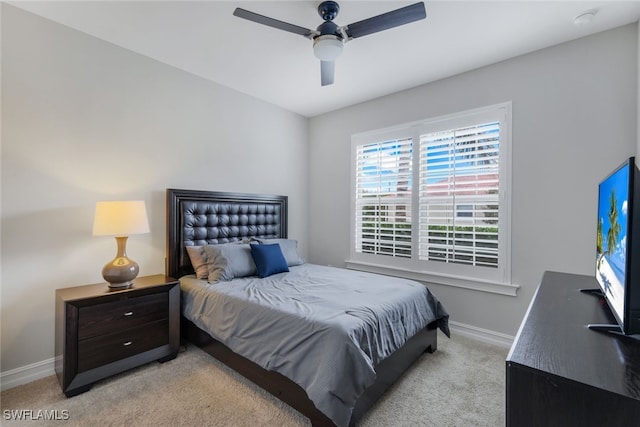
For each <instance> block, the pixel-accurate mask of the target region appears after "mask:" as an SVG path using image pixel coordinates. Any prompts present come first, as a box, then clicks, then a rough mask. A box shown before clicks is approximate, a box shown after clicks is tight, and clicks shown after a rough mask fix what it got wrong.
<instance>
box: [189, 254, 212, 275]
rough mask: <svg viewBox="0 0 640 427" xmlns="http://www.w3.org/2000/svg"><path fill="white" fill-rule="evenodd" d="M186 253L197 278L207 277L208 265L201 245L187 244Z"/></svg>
mask: <svg viewBox="0 0 640 427" xmlns="http://www.w3.org/2000/svg"><path fill="white" fill-rule="evenodd" d="M186 248H187V254H188V255H189V259H190V260H191V265H192V266H193V270H194V271H195V273H196V277H197V278H198V279H206V278H207V277H209V267H208V266H207V259H206V256H205V253H204V249H203V247H202V246H187V247H186Z"/></svg>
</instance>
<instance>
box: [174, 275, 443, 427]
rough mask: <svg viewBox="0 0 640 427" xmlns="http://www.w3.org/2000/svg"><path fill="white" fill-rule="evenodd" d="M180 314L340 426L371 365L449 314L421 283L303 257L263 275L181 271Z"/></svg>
mask: <svg viewBox="0 0 640 427" xmlns="http://www.w3.org/2000/svg"><path fill="white" fill-rule="evenodd" d="M181 287H182V291H183V292H182V310H183V314H184V316H185V317H186V318H187V319H189V320H191V321H192V322H193V323H194V324H196V325H197V326H198V327H199V328H201V329H203V330H206V331H209V333H210V334H211V336H213V337H214V338H215V339H217V340H218V341H220V342H222V343H224V344H225V345H226V346H227V347H229V348H230V349H231V350H233V351H234V352H236V353H238V354H240V355H242V356H244V357H246V358H248V359H250V360H252V361H254V362H255V363H257V364H259V365H260V366H262V367H263V368H265V369H268V370H273V371H277V372H279V373H281V374H282V375H285V376H286V377H288V378H289V379H291V380H293V381H295V382H296V383H297V384H299V385H300V386H302V387H303V388H304V389H305V390H306V392H307V394H308V395H309V398H310V399H311V400H312V401H313V402H314V404H315V405H316V407H317V408H318V409H319V410H321V411H322V412H323V413H324V414H325V415H327V416H328V417H329V418H331V419H332V420H333V421H334V422H335V423H336V424H337V425H339V426H341V425H347V424H348V423H349V420H350V418H351V412H352V411H353V407H354V405H355V402H356V400H357V399H358V397H359V396H360V395H361V394H362V393H363V392H364V390H365V389H366V388H367V387H368V386H369V385H371V384H372V383H373V382H374V380H375V377H376V373H375V370H374V366H375V365H376V364H377V363H379V362H380V361H381V360H383V359H384V358H386V357H387V356H389V355H390V354H391V353H393V352H394V351H395V350H397V349H398V348H399V347H401V346H402V345H403V344H404V343H405V342H406V340H407V339H408V338H410V337H411V336H413V335H414V334H416V333H417V332H418V331H420V330H421V329H423V328H424V327H425V326H426V325H427V324H429V323H431V322H433V321H437V322H438V326H439V327H440V329H441V330H442V331H443V332H444V333H445V334H447V335H449V329H448V318H449V316H448V314H447V312H446V311H445V309H444V307H442V305H441V304H440V302H439V301H438V300H437V299H436V298H435V297H434V296H433V295H432V294H431V292H430V291H429V290H428V289H427V288H426V287H425V286H424V285H422V284H420V283H418V282H415V281H411V280H405V279H399V278H391V277H387V276H382V275H376V274H370V273H364V272H357V271H352V270H346V269H340V268H333V267H324V266H318V265H313V264H304V265H301V266H297V267H291V271H290V272H289V273H280V274H276V275H273V276H270V277H267V278H264V279H259V278H257V277H250V278H243V279H234V280H232V281H230V282H218V283H214V284H210V283H208V282H206V281H203V280H197V279H195V278H193V277H191V278H189V277H186V278H182V279H181Z"/></svg>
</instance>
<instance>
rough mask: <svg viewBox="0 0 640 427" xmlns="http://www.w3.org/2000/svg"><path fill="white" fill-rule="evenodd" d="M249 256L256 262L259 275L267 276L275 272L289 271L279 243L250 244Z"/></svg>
mask: <svg viewBox="0 0 640 427" xmlns="http://www.w3.org/2000/svg"><path fill="white" fill-rule="evenodd" d="M251 256H252V257H253V262H255V264H256V269H257V270H258V276H259V277H268V276H271V275H272V274H276V273H284V272H286V271H289V267H288V266H287V260H286V259H285V258H284V255H283V254H282V249H281V248H280V245H279V244H277V243H276V244H273V245H254V244H252V245H251Z"/></svg>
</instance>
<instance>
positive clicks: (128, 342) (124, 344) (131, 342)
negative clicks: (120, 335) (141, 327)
mask: <svg viewBox="0 0 640 427" xmlns="http://www.w3.org/2000/svg"><path fill="white" fill-rule="evenodd" d="M131 344H133V341H127V342H126V343H123V344H122V345H123V346H125V347H127V346H130V345H131Z"/></svg>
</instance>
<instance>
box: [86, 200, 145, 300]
mask: <svg viewBox="0 0 640 427" xmlns="http://www.w3.org/2000/svg"><path fill="white" fill-rule="evenodd" d="M148 232H149V222H148V220H147V209H146V208H145V204H144V201H143V200H132V201H108V202H97V203H96V214H95V217H94V220H93V235H94V236H115V238H116V243H117V245H118V253H117V254H116V257H115V258H114V259H113V260H112V261H111V262H109V263H107V264H105V266H104V267H103V268H102V277H104V280H106V281H107V282H108V283H109V287H110V288H116V289H117V288H121V289H122V288H128V287H130V286H131V285H132V281H133V279H135V278H136V276H137V275H138V272H139V271H140V268H139V267H138V263H136V262H135V261H133V260H131V259H129V258H128V257H127V250H126V249H127V238H128V237H129V236H130V235H131V234H143V233H148Z"/></svg>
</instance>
